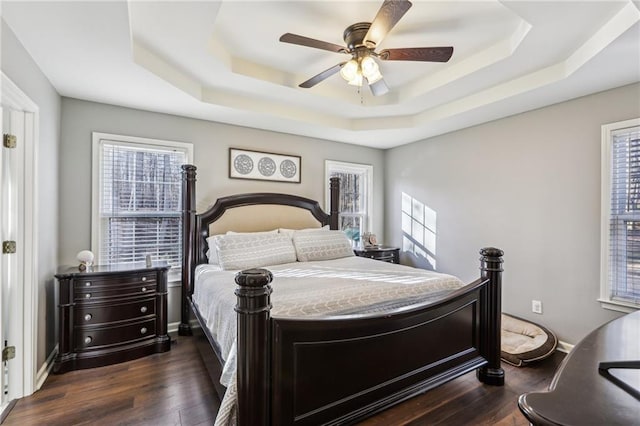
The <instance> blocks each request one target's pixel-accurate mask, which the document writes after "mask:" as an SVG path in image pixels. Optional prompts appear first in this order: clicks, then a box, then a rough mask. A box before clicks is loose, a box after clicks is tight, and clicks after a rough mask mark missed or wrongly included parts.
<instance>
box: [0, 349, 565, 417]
mask: <svg viewBox="0 0 640 426" xmlns="http://www.w3.org/2000/svg"><path fill="white" fill-rule="evenodd" d="M175 339H176V340H175V343H173V344H172V347H171V351H170V352H166V353H162V354H155V355H151V356H148V357H145V358H141V359H137V360H134V361H129V362H126V363H122V364H117V365H112V366H108V367H101V368H94V369H89V370H80V371H72V372H69V373H66V374H62V375H53V374H52V375H50V376H49V378H48V379H47V381H46V382H45V383H44V385H43V386H42V389H40V390H39V391H38V392H36V393H35V394H33V395H31V396H29V397H27V398H23V399H21V400H19V401H18V402H17V403H16V405H15V407H14V408H13V410H12V411H11V412H10V413H9V415H8V416H7V418H6V419H5V421H4V423H3V425H20V426H23V425H65V426H68V425H154V426H155V425H163V426H164V425H183V426H186V425H194V426H195V425H212V424H213V421H214V419H215V415H216V412H217V410H218V404H219V402H218V400H217V397H216V396H215V391H214V389H213V386H212V385H211V383H210V382H209V379H208V376H207V372H206V370H205V368H204V365H203V364H202V361H201V360H200V356H199V354H198V351H197V349H196V346H195V344H194V343H193V340H192V338H189V337H177V338H175ZM563 356H564V354H562V353H558V352H556V354H555V355H554V356H552V357H551V358H548V359H547V360H544V361H541V362H539V363H537V364H533V365H532V366H530V367H525V368H515V367H511V366H508V365H504V368H505V371H506V385H505V386H504V387H492V386H484V385H482V384H480V383H479V382H478V381H477V380H476V378H475V375H474V373H469V374H467V375H465V376H463V377H460V378H458V379H456V380H453V381H451V382H449V383H447V384H445V385H443V386H440V387H439V388H437V389H434V390H432V391H429V392H427V393H425V394H423V395H419V396H417V397H415V398H412V399H410V400H408V401H406V402H404V403H402V404H400V405H398V406H396V407H393V408H391V409H389V410H387V411H385V412H383V413H381V414H379V415H377V416H375V417H372V418H370V419H367V420H366V421H364V422H362V423H361V426H378V425H385V426H387V425H436V424H439V425H502V426H505V425H523V426H525V425H528V424H529V423H528V422H527V421H526V420H525V418H524V417H523V416H522V415H521V414H520V412H519V410H518V407H517V399H518V396H519V395H520V394H521V393H523V392H528V391H533V390H543V389H545V388H546V387H547V386H548V385H549V382H550V381H551V378H552V377H553V373H554V372H555V370H556V368H557V366H558V365H559V363H560V362H561V360H562V358H563Z"/></svg>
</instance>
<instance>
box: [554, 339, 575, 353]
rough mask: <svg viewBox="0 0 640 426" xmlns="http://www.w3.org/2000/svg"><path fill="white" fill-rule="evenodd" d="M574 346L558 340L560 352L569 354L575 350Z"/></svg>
mask: <svg viewBox="0 0 640 426" xmlns="http://www.w3.org/2000/svg"><path fill="white" fill-rule="evenodd" d="M573 346H574V345H572V344H571V343H567V342H563V341H562V340H558V347H557V350H559V351H560V352H564V353H565V354H568V353H569V352H571V350H572V349H573Z"/></svg>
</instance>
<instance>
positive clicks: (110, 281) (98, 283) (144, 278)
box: [73, 273, 156, 291]
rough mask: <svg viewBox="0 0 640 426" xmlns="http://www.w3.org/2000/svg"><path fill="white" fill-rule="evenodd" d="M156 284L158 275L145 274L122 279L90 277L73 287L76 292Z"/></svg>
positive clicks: (122, 277)
mask: <svg viewBox="0 0 640 426" xmlns="http://www.w3.org/2000/svg"><path fill="white" fill-rule="evenodd" d="M155 283H156V274H154V273H145V274H128V275H122V276H121V277H113V276H108V275H102V276H88V277H86V278H83V279H79V280H75V281H74V283H73V287H74V288H75V289H76V291H82V290H84V289H92V290H93V289H102V288H104V287H111V286H114V285H118V286H126V285H127V284H130V285H133V286H135V285H138V284H140V285H143V284H147V285H151V284H155Z"/></svg>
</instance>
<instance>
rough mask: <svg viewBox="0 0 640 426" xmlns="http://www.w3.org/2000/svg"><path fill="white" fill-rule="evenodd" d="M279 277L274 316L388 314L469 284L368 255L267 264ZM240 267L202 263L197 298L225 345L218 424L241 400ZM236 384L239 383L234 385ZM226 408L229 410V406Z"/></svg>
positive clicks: (275, 284) (213, 331)
mask: <svg viewBox="0 0 640 426" xmlns="http://www.w3.org/2000/svg"><path fill="white" fill-rule="evenodd" d="M266 269H269V270H270V271H271V272H272V273H273V275H274V280H273V282H272V283H271V287H272V288H273V293H272V294H271V303H272V305H273V308H272V309H271V316H273V317H302V316H305V317H309V316H314V317H321V316H329V315H330V316H334V315H345V314H353V313H373V312H384V311H389V310H391V309H395V308H398V307H401V306H407V305H411V304H414V303H419V302H424V301H429V300H438V299H440V298H442V297H443V296H444V295H445V294H447V293H449V292H451V291H453V290H456V289H458V288H460V287H462V286H463V285H464V283H463V282H462V281H460V280H459V279H458V278H456V277H454V276H451V275H445V274H439V273H436V272H432V271H426V270H423V269H416V268H411V267H408V266H402V265H394V264H390V263H386V262H380V261H377V260H372V259H367V258H363V257H346V258H342V259H335V260H329V261H315V262H294V263H287V264H283V265H274V266H269V267H266ZM237 272H238V271H221V270H220V268H218V267H215V266H212V265H199V266H198V267H197V269H196V274H195V287H194V293H193V301H194V303H195V304H196V305H197V306H198V310H199V311H200V314H201V315H202V317H203V318H204V320H205V321H206V324H207V327H208V328H209V330H210V332H211V334H212V335H213V337H214V338H215V339H216V341H217V342H218V344H219V345H220V350H221V353H222V356H223V358H224V359H225V365H224V369H223V374H222V376H221V378H220V382H221V383H222V384H223V385H224V386H226V387H227V388H228V389H227V393H226V394H225V401H223V404H222V406H221V409H220V411H219V414H218V419H217V420H216V424H228V423H229V420H230V419H232V417H233V416H232V412H231V411H228V410H230V408H231V407H232V406H233V405H234V404H235V392H234V391H233V390H234V389H235V386H230V385H231V384H232V383H233V382H235V370H236V349H235V342H236V313H235V311H234V306H235V304H236V296H235V294H234V290H235V288H236V287H237V284H236V283H235V281H234V277H235V274H236V273H237ZM233 384H235V383H233ZM223 406H224V407H225V409H223Z"/></svg>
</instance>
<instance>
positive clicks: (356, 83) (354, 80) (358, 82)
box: [348, 72, 362, 87]
mask: <svg viewBox="0 0 640 426" xmlns="http://www.w3.org/2000/svg"><path fill="white" fill-rule="evenodd" d="M348 83H349V85H351V86H358V87H360V86H362V74H361V73H360V72H358V73H357V74H356V76H355V77H353V78H352V79H351V80H349V81H348Z"/></svg>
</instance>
